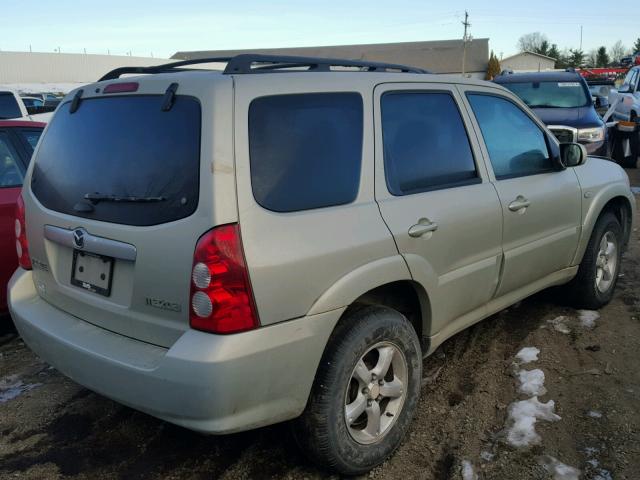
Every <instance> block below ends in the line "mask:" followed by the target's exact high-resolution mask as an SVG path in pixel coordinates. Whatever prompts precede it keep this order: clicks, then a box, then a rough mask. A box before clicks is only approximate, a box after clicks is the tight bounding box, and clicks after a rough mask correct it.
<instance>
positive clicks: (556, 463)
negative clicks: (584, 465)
mask: <svg viewBox="0 0 640 480" xmlns="http://www.w3.org/2000/svg"><path fill="white" fill-rule="evenodd" d="M542 465H543V466H544V468H545V469H546V470H547V472H549V473H550V474H551V475H553V480H579V478H580V470H578V469H577V468H573V467H570V466H569V465H565V464H564V463H562V462H561V461H560V460H558V459H557V458H554V457H552V456H551V455H545V456H544V457H543V458H542Z"/></svg>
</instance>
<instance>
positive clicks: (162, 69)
mask: <svg viewBox="0 0 640 480" xmlns="http://www.w3.org/2000/svg"><path fill="white" fill-rule="evenodd" d="M202 63H226V64H227V66H226V67H225V69H224V71H223V72H222V73H224V74H227V75H229V74H247V73H269V72H276V71H280V72H283V71H291V70H290V69H298V68H306V70H302V71H305V72H331V71H333V70H332V67H346V68H358V69H360V70H359V71H365V72H400V73H430V72H429V71H427V70H424V69H422V68H418V67H410V66H407V65H398V64H394V63H380V62H366V61H362V60H345V59H339V58H319V57H295V56H289V55H258V54H251V53H245V54H241V55H236V56H235V57H211V58H195V59H193V60H183V61H181V62H173V63H165V64H163V65H154V66H151V67H120V68H116V69H115V70H111V71H110V72H108V73H107V74H105V75H103V76H102V78H100V80H99V81H103V80H114V79H116V78H119V77H120V76H121V75H125V74H155V73H172V72H181V71H185V70H189V69H185V68H180V67H186V66H189V65H198V64H202ZM296 71H297V70H296Z"/></svg>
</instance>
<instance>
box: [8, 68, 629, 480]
mask: <svg viewBox="0 0 640 480" xmlns="http://www.w3.org/2000/svg"><path fill="white" fill-rule="evenodd" d="M218 61H219V60H218ZM196 62H201V60H195V61H184V62H178V63H176V64H170V65H163V66H157V67H150V68H144V67H135V68H120V69H117V70H114V71H113V72H110V73H108V74H107V75H105V76H104V77H103V78H102V79H101V81H99V82H97V83H95V84H93V85H90V86H87V87H84V88H81V89H76V90H74V91H72V92H71V93H70V94H69V95H68V96H67V97H66V98H65V100H64V101H63V102H62V103H61V105H60V106H59V107H58V109H57V110H56V113H55V115H54V117H53V119H52V121H51V123H50V124H49V126H48V127H47V129H46V132H45V134H44V135H43V137H42V139H41V140H40V142H39V143H38V147H37V149H36V152H35V155H34V158H33V160H32V161H31V164H30V165H29V167H28V168H27V170H26V175H25V177H24V186H23V190H22V193H21V195H20V196H19V197H18V199H17V208H16V219H15V222H14V224H15V225H14V228H13V230H14V232H15V235H16V238H15V241H16V250H17V256H18V262H19V267H18V268H17V270H16V271H15V273H14V274H13V276H12V278H11V280H10V283H9V289H8V292H9V298H8V303H9V308H10V310H11V314H12V316H13V318H14V321H15V324H16V326H17V328H18V330H19V332H20V335H21V336H22V338H23V340H24V342H25V343H26V344H27V345H28V346H29V347H30V348H32V349H33V350H34V351H35V352H36V353H37V354H38V355H39V356H40V357H41V358H42V359H43V360H45V361H47V362H49V363H50V364H52V365H53V366H55V367H56V368H57V369H58V370H59V371H60V372H62V373H64V374H66V375H68V376H69V377H71V378H73V379H74V380H75V381H77V382H78V383H80V384H82V385H85V386H86V387H88V388H90V389H92V390H95V391H96V392H99V393H100V394H103V395H106V396H108V397H110V398H112V399H114V400H116V401H119V402H122V403H124V404H126V405H128V406H130V407H133V408H136V409H138V410H141V411H143V412H147V413H148V414H150V415H154V416H156V417H159V418H161V419H164V420H166V421H168V422H172V423H175V424H178V425H181V426H184V427H186V428H190V429H193V430H197V431H201V432H207V433H214V434H227V433H231V432H238V431H243V430H248V429H252V428H257V427H260V426H264V425H270V424H273V423H277V422H282V421H285V420H293V422H292V427H293V431H294V436H295V438H296V440H297V441H298V443H299V444H300V445H301V447H302V448H303V450H304V451H305V452H306V453H307V454H308V455H309V456H310V457H311V458H312V459H313V460H314V461H316V462H318V463H319V464H321V465H322V466H323V467H324V468H327V469H331V470H334V471H337V472H340V473H342V474H348V475H353V474H360V473H363V472H366V471H368V470H370V469H371V468H373V467H374V466H376V465H379V464H380V463H382V462H383V461H384V460H385V459H386V458H387V457H388V456H389V455H391V454H392V453H393V452H394V450H395V449H396V448H397V447H398V445H399V444H400V442H401V441H402V439H403V438H404V436H405V434H406V433H407V431H408V429H409V425H410V422H411V420H412V417H413V415H414V413H415V411H416V407H417V404H418V400H419V395H420V388H421V379H422V373H421V369H422V359H423V357H425V356H427V355H429V354H431V353H432V352H433V351H435V349H436V348H437V347H438V346H439V345H441V344H442V342H444V341H445V340H446V339H447V338H449V337H451V336H452V335H454V334H456V333H457V332H459V331H461V330H462V329H464V328H466V327H467V326H469V325H472V324H474V323H475V322H478V321H480V320H482V319H484V318H486V317H488V316H490V315H492V314H494V313H496V312H498V311H500V310H502V309H504V308H506V307H508V306H509V305H511V304H513V303H515V302H518V301H519V300H521V299H522V298H525V297H527V296H529V295H531V294H533V293H535V292H538V291H540V290H542V289H544V288H547V287H551V286H559V285H564V287H563V288H564V289H565V292H566V295H567V298H568V299H570V301H571V302H572V303H573V304H574V305H575V306H576V307H581V308H599V307H601V306H603V305H605V304H607V303H608V302H609V301H610V299H611V298H612V296H613V292H614V289H615V286H616V282H617V278H618V272H619V269H620V262H621V260H622V252H623V251H624V249H625V247H626V245H627V243H628V240H629V235H630V232H631V230H632V219H633V216H634V212H635V199H634V196H633V194H632V193H631V191H630V187H629V182H628V177H627V176H626V174H625V172H624V171H623V170H622V169H621V168H620V167H619V166H618V165H615V164H614V163H612V162H609V161H606V160H604V159H600V158H596V157H588V155H587V150H588V151H589V152H594V153H599V152H600V150H601V149H602V146H603V144H604V140H605V138H606V133H605V131H604V128H603V124H602V120H601V119H599V117H597V114H596V113H595V111H594V105H593V100H592V97H591V95H590V93H589V90H588V89H587V87H586V84H585V83H584V81H583V80H582V79H580V78H576V76H575V75H573V74H570V73H569V72H565V73H562V74H558V75H559V76H554V77H552V76H536V75H533V74H531V75H529V76H526V75H523V76H520V75H505V76H503V77H501V78H500V79H499V81H498V82H497V83H500V85H499V84H497V83H491V82H484V81H478V80H473V79H468V78H463V77H460V76H440V75H437V76H436V75H430V74H426V73H425V72H424V71H422V70H421V69H418V68H414V67H407V66H402V65H389V64H380V63H372V62H362V61H349V60H337V59H318V58H304V57H279V56H264V55H239V56H237V57H234V58H232V59H230V60H229V61H228V63H227V65H226V68H225V70H224V71H223V72H219V71H209V72H207V71H203V70H198V71H189V70H185V69H182V68H180V67H188V66H189V65H191V64H192V63H196ZM292 65H293V66H295V68H294V69H292ZM345 67H347V68H349V69H360V70H361V71H344V70H342V71H338V69H344V68H345ZM132 73H138V74H140V73H146V74H148V75H142V76H135V77H127V78H125V79H121V78H120V76H121V75H124V74H132ZM554 75H555V74H554ZM502 85H503V86H504V87H507V88H503V86H502ZM523 100H524V102H523ZM527 105H529V106H530V107H531V109H530V108H529V107H528V106H527ZM536 114H537V115H536ZM541 119H542V120H541ZM543 120H544V121H543ZM545 122H546V123H548V124H549V125H550V127H549V128H551V129H554V130H553V131H554V133H555V136H554V135H553V134H552V133H551V130H550V129H549V128H548V127H547V126H546V125H545ZM17 128H26V127H24V126H23V127H17ZM11 135H12V138H14V140H15V139H16V138H17V137H18V134H16V133H15V132H12V133H11ZM17 141H18V142H20V140H17ZM575 142H581V143H580V144H579V143H575ZM26 143H29V142H28V140H27V142H26ZM18 144H19V143H18ZM12 148H15V147H12ZM21 148H24V149H26V148H27V146H26V144H25V143H24V142H23V144H22V147H21ZM7 151H10V150H9V148H7ZM5 158H6V159H9V160H8V161H7V160H5V163H4V165H6V168H7V171H8V172H9V170H10V168H11V167H10V165H11V163H10V162H11V160H10V159H11V158H13V157H10V156H6V157H5ZM22 162H23V164H24V160H22ZM14 163H15V161H14ZM11 172H12V173H8V174H7V175H8V177H7V178H8V180H7V182H9V183H12V182H18V181H21V180H22V176H21V172H22V170H20V169H16V168H14V169H13V170H11ZM15 194H16V193H15V191H14V192H13V193H12V195H15ZM12 198H13V197H12ZM3 250H4V249H3Z"/></svg>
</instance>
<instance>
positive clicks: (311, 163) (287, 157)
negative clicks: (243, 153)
mask: <svg viewBox="0 0 640 480" xmlns="http://www.w3.org/2000/svg"><path fill="white" fill-rule="evenodd" d="M362 128H363V117H362V97H361V96H360V95H359V94H357V93H342V92H341V93H306V94H292V95H274V96H268V97H260V98H257V99H255V100H253V101H252V102H251V105H250V107H249V154H250V163H251V187H252V190H253V196H254V198H255V199H256V201H257V202H258V203H259V204H260V205H261V206H263V207H264V208H266V209H268V210H273V211H276V212H294V211H299V210H309V209H313V208H322V207H329V206H334V205H343V204H347V203H350V202H352V201H354V200H355V198H356V196H357V194H358V188H359V183H360V164H361V161H362Z"/></svg>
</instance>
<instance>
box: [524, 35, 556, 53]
mask: <svg viewBox="0 0 640 480" xmlns="http://www.w3.org/2000/svg"><path fill="white" fill-rule="evenodd" d="M543 44H544V45H546V47H547V48H548V46H549V39H548V38H547V36H546V35H545V34H544V33H540V32H532V33H526V34H524V35H522V36H521V37H520V38H519V39H518V50H520V51H521V52H538V51H540V50H541V49H542V46H543Z"/></svg>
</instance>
